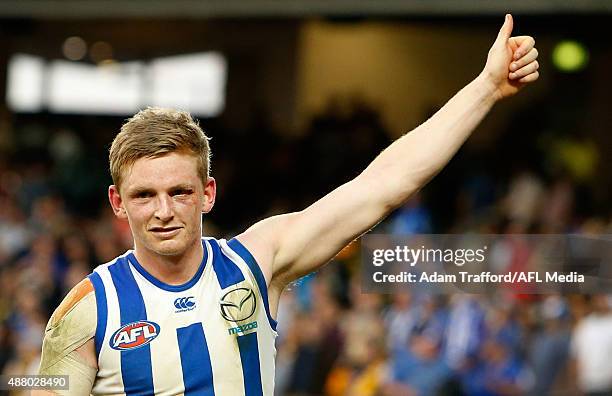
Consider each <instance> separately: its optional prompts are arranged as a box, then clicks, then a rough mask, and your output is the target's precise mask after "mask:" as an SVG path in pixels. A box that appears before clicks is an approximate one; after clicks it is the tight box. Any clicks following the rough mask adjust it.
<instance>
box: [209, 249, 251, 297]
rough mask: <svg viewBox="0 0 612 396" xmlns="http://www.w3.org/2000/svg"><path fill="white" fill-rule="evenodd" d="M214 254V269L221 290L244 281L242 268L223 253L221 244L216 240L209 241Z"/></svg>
mask: <svg viewBox="0 0 612 396" xmlns="http://www.w3.org/2000/svg"><path fill="white" fill-rule="evenodd" d="M208 242H209V243H210V247H211V248H212V252H213V255H212V256H213V268H214V270H215V274H216V275H217V279H218V280H219V285H220V286H221V289H225V288H226V287H229V286H232V285H235V284H236V283H240V282H242V281H243V280H244V275H243V274H242V271H240V268H239V267H238V266H237V265H236V263H234V262H233V261H232V260H230V259H229V258H227V257H225V255H223V254H222V253H221V248H220V247H219V243H218V242H217V241H215V240H214V239H208Z"/></svg>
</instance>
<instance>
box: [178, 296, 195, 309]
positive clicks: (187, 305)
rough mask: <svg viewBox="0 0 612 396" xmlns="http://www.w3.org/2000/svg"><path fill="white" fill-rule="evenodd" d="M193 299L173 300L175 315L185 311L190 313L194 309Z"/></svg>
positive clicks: (191, 297) (180, 298)
mask: <svg viewBox="0 0 612 396" xmlns="http://www.w3.org/2000/svg"><path fill="white" fill-rule="evenodd" d="M194 298H195V297H193V296H190V297H179V298H177V299H176V300H174V307H175V308H176V311H175V313H177V312H185V311H191V310H193V309H195V305H196V303H195V301H192V300H193V299H194Z"/></svg>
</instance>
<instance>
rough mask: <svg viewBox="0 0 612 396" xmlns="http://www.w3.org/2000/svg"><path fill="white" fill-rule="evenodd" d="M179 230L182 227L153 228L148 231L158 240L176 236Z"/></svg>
mask: <svg viewBox="0 0 612 396" xmlns="http://www.w3.org/2000/svg"><path fill="white" fill-rule="evenodd" d="M181 229H182V227H153V228H150V229H149V231H151V232H152V233H153V234H154V235H156V236H158V237H160V238H171V237H173V236H175V235H176V234H178V233H179V231H180V230H181Z"/></svg>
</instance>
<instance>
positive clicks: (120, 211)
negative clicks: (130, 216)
mask: <svg viewBox="0 0 612 396" xmlns="http://www.w3.org/2000/svg"><path fill="white" fill-rule="evenodd" d="M108 200H109V202H110V205H111V207H112V208H113V213H115V216H117V218H119V219H127V213H126V211H125V208H124V207H123V200H122V199H121V195H120V194H119V189H118V188H117V186H115V185H114V184H113V185H111V186H109V187H108Z"/></svg>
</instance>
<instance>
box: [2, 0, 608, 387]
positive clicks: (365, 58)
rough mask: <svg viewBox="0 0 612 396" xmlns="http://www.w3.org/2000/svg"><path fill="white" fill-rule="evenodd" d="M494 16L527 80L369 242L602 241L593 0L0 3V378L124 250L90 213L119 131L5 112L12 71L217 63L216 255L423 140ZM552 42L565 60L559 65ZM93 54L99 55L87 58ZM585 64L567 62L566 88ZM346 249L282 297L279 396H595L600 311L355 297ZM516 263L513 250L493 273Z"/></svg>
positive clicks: (353, 251) (603, 140)
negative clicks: (76, 46) (58, 65)
mask: <svg viewBox="0 0 612 396" xmlns="http://www.w3.org/2000/svg"><path fill="white" fill-rule="evenodd" d="M506 11H512V12H513V13H514V16H515V34H530V35H533V36H535V37H536V38H537V47H538V49H539V50H540V60H541V62H540V63H541V70H542V73H541V79H540V81H538V83H537V84H535V85H534V86H533V87H530V88H528V89H527V90H526V91H525V92H523V93H522V94H521V95H519V96H518V97H516V98H512V99H510V100H507V101H505V102H503V103H500V104H499V105H497V107H496V108H495V109H494V110H493V112H492V113H491V114H490V115H489V116H488V117H487V119H485V121H484V122H483V123H482V125H481V126H480V127H479V128H478V129H477V130H476V132H475V133H474V135H473V136H472V138H471V139H470V140H469V142H468V143H467V144H466V145H465V146H464V148H462V149H461V151H460V152H459V154H458V155H457V156H456V157H455V158H454V159H453V160H452V161H451V163H450V164H449V166H448V167H447V168H446V169H444V170H443V171H442V173H440V174H439V175H438V176H437V177H436V179H434V181H432V182H431V183H430V184H429V185H428V186H427V187H425V188H424V189H423V190H422V191H421V192H420V193H419V194H418V196H416V197H415V198H413V199H412V200H411V201H410V202H408V203H407V204H406V205H405V206H404V207H403V208H401V209H400V210H398V211H397V212H396V213H394V214H393V215H392V216H390V217H389V218H388V219H387V220H386V221H384V222H383V223H382V224H381V225H379V226H378V228H377V231H378V232H388V233H455V232H468V231H472V232H474V231H476V232H483V233H579V234H609V233H610V232H612V217H611V215H612V212H611V210H610V207H611V205H610V202H612V193H611V191H612V190H611V188H610V187H611V185H612V173H611V172H610V171H609V163H610V158H611V156H610V154H611V151H612V149H611V148H612V133H611V132H612V112H610V101H609V98H608V95H609V92H612V79H610V77H609V75H610V70H612V45H611V44H610V40H609V38H610V34H609V26H610V22H612V18H611V17H610V13H609V12H610V9H609V6H607V5H606V3H605V2H603V1H602V2H598V1H591V2H577V4H572V5H568V4H563V2H557V1H552V0H551V1H544V2H538V3H537V4H530V3H529V2H520V1H517V2H507V4H505V5H504V6H501V5H499V4H497V5H494V4H489V3H487V2H467V1H465V2H448V1H431V2H428V3H427V4H426V5H424V4H422V3H419V2H414V1H412V2H411V1H406V2H396V1H379V2H367V1H364V2H356V1H355V2H351V1H346V2H344V1H329V2H306V1H287V2H269V1H252V2H247V1H228V2H224V3H221V2H213V1H203V2H195V1H194V2H191V1H182V2H159V1H152V2H143V1H124V2H118V1H111V2H101V1H89V2H85V1H82V2H79V1H21V2H19V1H4V2H2V3H0V18H1V19H0V93H2V94H1V95H0V97H1V98H2V104H1V105H0V201H1V205H0V371H1V372H2V373H5V374H9V373H11V374H17V373H33V372H35V370H36V367H37V364H38V358H39V351H40V346H41V339H42V334H43V331H44V326H45V324H46V321H47V319H48V317H49V315H50V313H51V312H52V309H53V308H54V307H55V306H56V305H57V304H58V302H59V301H60V300H61V298H62V296H63V295H65V293H66V292H67V291H68V290H69V289H70V288H71V287H72V286H73V285H74V284H75V283H76V282H78V281H79V280H80V279H82V278H83V277H84V276H86V275H87V274H88V273H89V272H90V271H91V269H92V268H94V267H95V266H96V265H97V264H99V263H102V262H105V261H107V260H110V259H111V258H113V257H114V256H116V255H117V254H120V253H121V252H123V251H124V250H125V249H127V248H129V247H130V246H131V240H130V235H129V230H128V229H127V227H126V225H125V224H121V223H118V222H117V221H115V219H113V216H112V213H111V211H110V209H109V207H108V204H107V201H106V188H107V186H108V184H109V183H110V177H109V174H108V170H107V163H106V161H107V158H106V155H107V149H108V146H109V144H110V141H111V139H112V137H113V135H114V134H115V133H116V131H117V130H118V128H119V126H120V125H121V123H122V121H123V120H124V119H125V118H126V117H127V116H129V115H130V114H131V113H132V112H126V113H125V114H104V111H103V110H100V111H91V112H89V113H87V112H85V113H77V112H70V111H65V110H64V111H60V112H58V111H54V110H53V106H52V104H51V103H50V98H43V99H41V100H42V101H41V103H42V104H41V105H40V106H39V107H38V108H35V109H34V110H32V109H30V110H23V109H21V110H20V109H16V108H15V107H14V102H13V103H11V100H9V96H8V95H9V94H8V91H9V90H10V89H9V85H10V83H9V78H10V74H11V71H10V70H11V67H10V63H11V59H14V58H13V57H14V56H15V55H16V54H26V55H29V56H33V57H37V59H39V60H42V62H43V64H45V65H49V64H51V62H52V61H55V60H64V61H67V62H68V60H67V59H66V54H65V51H66V39H67V38H69V37H80V38H81V39H82V40H83V41H84V43H85V44H86V50H87V51H86V52H85V54H84V55H83V58H82V59H80V60H75V61H71V62H80V63H82V64H86V65H90V66H92V67H93V66H96V67H100V68H103V67H111V68H112V67H116V66H117V65H118V64H121V63H122V62H134V61H140V62H144V63H147V62H152V61H153V60H155V59H158V58H163V57H168V56H176V55H185V54H197V53H203V52H208V51H215V52H216V53H218V54H221V55H222V56H223V57H224V59H225V62H226V65H227V74H226V80H225V85H224V87H223V90H222V92H223V94H224V99H223V107H222V110H221V111H220V112H219V113H218V114H216V115H208V116H206V115H204V116H199V117H198V118H199V119H200V121H201V125H202V126H203V127H204V129H205V130H206V131H207V133H208V134H209V135H210V136H212V138H213V140H212V149H213V165H212V172H213V175H214V176H215V177H216V179H217V181H218V184H219V195H218V199H217V204H216V206H215V209H214V211H213V213H212V214H211V215H210V216H209V217H207V218H206V219H205V226H204V228H205V233H206V234H207V235H213V236H217V237H227V236H232V235H235V234H236V233H238V232H239V231H241V230H243V229H244V228H245V227H246V226H248V225H250V224H251V223H253V222H254V221H256V220H257V219H261V218H263V217H266V216H268V215H271V214H276V213H281V212H286V211H291V210H299V209H301V208H303V207H304V206H306V205H308V204H309V203H310V202H312V201H313V200H315V199H316V198H317V197H320V196H321V195H323V194H325V193H326V192H328V191H329V190H330V189H331V188H333V187H334V186H336V185H338V184H340V183H342V182H345V181H347V180H348V179H349V178H350V177H352V176H354V175H356V174H357V173H358V172H359V171H360V170H361V169H363V167H364V166H365V165H366V164H367V163H368V162H369V161H370V160H371V159H373V157H374V156H375V155H376V154H377V153H378V152H379V151H380V150H381V149H382V148H383V147H385V145H386V144H388V143H389V142H390V141H391V140H392V139H393V138H396V137H398V136H400V135H401V134H402V133H404V132H406V131H408V130H410V129H412V128H413V127H415V126H417V125H418V124H419V123H420V122H422V121H424V120H425V119H426V118H427V117H428V116H430V115H431V114H432V113H433V112H434V111H435V110H436V109H437V108H439V107H440V106H441V105H442V104H443V103H444V101H445V100H447V99H448V98H449V97H450V96H451V95H452V94H454V93H455V92H456V91H457V90H458V89H460V88H461V87H462V86H463V85H464V84H466V83H467V82H468V81H469V80H470V79H471V78H473V77H474V76H475V75H476V74H477V73H478V72H479V71H480V70H481V68H482V66H483V65H484V60H485V57H486V52H487V50H488V48H489V46H490V44H491V43H492V41H493V39H494V37H495V35H496V33H497V29H498V28H499V25H500V23H501V21H502V15H503V13H504V12H506ZM567 40H571V41H572V42H575V43H578V45H577V46H576V45H574V46H573V47H572V46H571V45H570V47H571V49H574V52H572V51H569V52H570V53H569V55H568V54H565V55H564V53H563V52H562V51H561V52H558V51H559V48H560V47H559V45H560V44H563V43H564V42H565V43H566V44H567ZM101 41H102V42H105V43H107V45H108V46H106V47H104V49H105V51H106V52H104V51H103V55H102V56H99V57H93V59H92V47H93V44H94V43H96V42H101ZM109 48H110V51H109ZM566 48H567V47H566ZM581 50H583V51H585V53H586V54H587V56H586V58H584V61H585V63H584V64H580V62H579V61H577V63H575V64H574V67H575V68H574V69H573V70H563V69H562V67H563V66H564V65H566V66H567V64H569V65H570V69H571V65H572V60H576V59H577V58H578V60H580V54H581ZM553 54H557V56H558V58H554V57H553ZM559 54H560V55H559ZM564 62H565V63H564ZM568 62H569V63H568ZM44 84H49V83H45V82H43V85H42V86H43V87H48V85H44ZM194 85H195V86H197V81H194ZM11 89H13V90H15V87H14V86H13V88H11ZM19 89H20V88H19V87H17V91H19ZM43 92H46V91H45V90H44V88H43ZM43 95H44V94H43ZM195 96H196V97H197V96H198V95H197V94H196V95H195ZM150 104H154V103H150ZM92 113H95V114H92ZM100 113H101V114H100ZM358 251H359V247H358V244H354V245H351V246H349V247H348V248H347V249H345V250H344V251H343V252H342V253H341V254H340V255H339V256H338V257H337V258H336V259H335V260H334V262H333V263H331V264H330V265H328V266H327V267H325V268H324V269H322V270H321V271H319V272H318V273H317V274H316V275H314V276H309V277H307V278H305V279H302V280H301V281H300V282H297V283H296V284H295V285H292V286H291V287H290V290H289V291H288V292H287V293H285V295H284V297H283V300H282V302H281V308H280V312H279V332H280V336H279V338H278V345H277V347H278V359H277V365H278V370H277V377H276V381H277V394H278V395H322V394H326V395H355V396H361V395H437V394H443V395H459V394H468V395H514V394H530V395H544V394H554V395H579V394H582V393H583V392H588V391H591V392H593V391H597V390H599V391H607V392H610V391H612V363H610V361H609V359H602V354H603V356H606V355H605V354H606V353H607V356H610V354H609V353H610V351H612V340H611V334H612V327H611V326H612V325H611V324H610V323H611V322H612V313H611V311H610V309H611V304H612V299H611V298H610V296H601V295H600V296H585V295H568V296H552V295H551V296H532V297H525V296H523V297H519V296H516V295H512V294H508V293H499V294H498V295H496V296H495V297H494V298H485V297H483V296H447V297H441V298H432V297H428V296H420V295H412V296H406V295H398V296H388V295H387V296H378V295H362V294H360V293H359V285H358V276H359V274H358V266H359V263H358ZM530 253H531V252H530V251H528V250H525V249H524V248H523V247H522V246H520V245H516V246H512V248H511V250H510V251H509V253H508V257H509V258H508V259H509V260H513V261H514V262H519V263H520V262H523V261H526V260H529V255H530ZM579 326H582V328H586V327H588V328H589V329H591V332H590V333H589V335H588V337H589V338H588V339H589V340H590V342H586V343H585V342H577V343H576V344H575V345H576V347H574V348H572V347H571V345H572V342H573V341H572V340H577V339H579V338H581V337H585V335H584V333H579V332H578V331H577V330H576V329H578V328H579ZM576 356H579V357H580V359H581V363H582V364H581V365H579V366H578V367H576V366H575V365H574V362H575V360H574V357H576ZM601 384H603V385H601ZM606 384H607V385H606ZM606 386H607V387H608V388H607V389H605V387H606ZM598 387H599V389H598ZM461 392H463V393H461ZM602 394H610V393H602Z"/></svg>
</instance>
